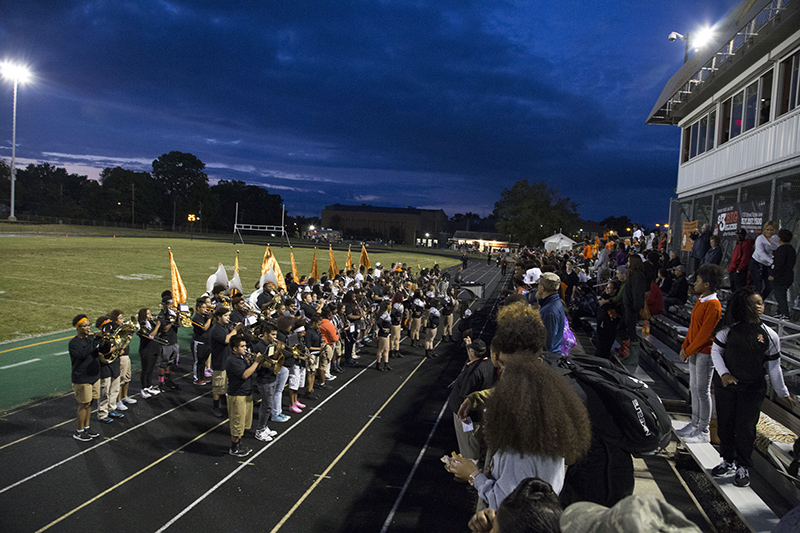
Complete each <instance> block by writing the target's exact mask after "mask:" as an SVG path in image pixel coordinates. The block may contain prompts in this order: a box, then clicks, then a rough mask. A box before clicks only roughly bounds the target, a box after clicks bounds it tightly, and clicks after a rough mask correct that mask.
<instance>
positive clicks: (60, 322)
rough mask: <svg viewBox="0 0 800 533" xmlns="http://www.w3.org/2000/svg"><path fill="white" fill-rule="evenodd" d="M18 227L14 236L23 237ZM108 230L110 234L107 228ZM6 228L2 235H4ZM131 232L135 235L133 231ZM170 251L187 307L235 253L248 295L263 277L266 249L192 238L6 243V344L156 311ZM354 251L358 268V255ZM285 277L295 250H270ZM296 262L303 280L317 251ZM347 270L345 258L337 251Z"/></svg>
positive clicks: (391, 258)
mask: <svg viewBox="0 0 800 533" xmlns="http://www.w3.org/2000/svg"><path fill="white" fill-rule="evenodd" d="M26 227H29V226H22V225H19V226H18V225H14V228H13V230H11V232H13V233H24V232H23V231H22V228H26ZM104 229H106V230H107V229H109V228H104ZM3 230H5V231H6V232H9V229H8V228H2V229H0V233H2V232H3ZM129 231H132V230H129ZM167 247H172V251H173V254H174V256H175V262H176V264H177V265H178V270H179V271H180V274H181V277H182V278H183V282H184V285H185V286H186V290H187V292H188V293H189V303H190V305H193V299H194V298H196V297H198V296H200V295H201V294H202V293H203V292H204V291H205V283H206V279H207V278H208V276H210V275H211V274H213V273H214V272H215V271H216V269H217V266H218V264H219V263H223V264H224V265H225V267H226V268H227V269H228V277H229V278H230V277H233V264H234V258H235V256H236V250H239V252H240V254H239V276H240V277H241V280H242V284H243V286H244V288H245V293H249V292H250V291H251V290H252V288H253V285H254V284H255V282H256V280H257V278H258V277H259V276H260V274H261V261H262V258H263V256H264V249H265V247H264V246H262V245H242V244H239V245H236V246H233V245H232V244H230V243H221V242H213V241H200V240H194V241H192V240H188V239H186V238H182V239H181V238H149V237H145V238H121V237H117V238H113V237H47V236H33V235H31V236H19V237H0V254H1V255H2V258H3V259H2V262H0V265H2V269H0V305H2V309H3V311H2V314H0V316H2V320H0V342H2V341H8V340H13V339H20V338H26V337H31V336H35V335H41V334H46V333H52V332H56V331H63V330H67V329H71V328H72V317H74V316H75V315H76V314H78V313H86V314H87V315H88V316H89V317H90V318H91V319H92V321H94V319H95V318H96V317H98V316H100V315H102V314H105V313H107V312H108V311H110V310H111V309H115V308H119V309H122V310H123V311H124V312H125V315H126V316H131V315H133V314H135V313H136V312H137V311H138V310H139V309H140V308H142V307H149V308H150V309H151V310H154V311H155V310H157V309H158V308H159V304H160V294H161V291H163V290H165V289H169V288H170V271H169V253H168V251H167ZM356 248H357V247H356V246H353V253H352V258H353V261H354V263H355V264H358V258H359V253H360V249H356ZM271 250H272V252H273V253H274V254H275V256H276V257H277V259H278V262H279V264H280V266H281V268H282V269H283V272H284V273H286V272H289V271H291V265H290V262H289V249H288V248H280V247H279V246H273V247H271ZM294 251H295V260H296V262H297V267H298V269H299V271H300V274H301V275H302V274H306V275H307V274H309V273H310V272H311V259H312V255H313V249H311V248H300V247H297V248H295V249H294ZM369 254H370V261H371V263H372V264H373V265H374V264H375V262H376V261H380V262H381V263H382V264H384V265H387V266H388V265H389V264H390V263H392V262H395V261H401V262H405V263H408V264H409V266H412V267H415V269H416V266H417V265H418V264H419V265H420V266H421V267H423V268H424V267H431V266H433V265H434V263H439V265H441V267H442V268H446V267H448V266H452V265H454V264H456V263H458V259H457V258H455V257H454V258H452V259H450V258H445V257H438V256H431V255H426V254H423V253H414V252H409V251H401V250H389V249H371V250H369ZM334 256H335V259H336V263H337V265H338V267H339V268H344V265H345V260H346V257H347V252H346V251H336V250H335V251H334ZM317 259H318V266H319V271H320V274H322V273H323V272H327V270H328V250H327V248H324V249H322V248H321V249H320V250H319V251H318V253H317Z"/></svg>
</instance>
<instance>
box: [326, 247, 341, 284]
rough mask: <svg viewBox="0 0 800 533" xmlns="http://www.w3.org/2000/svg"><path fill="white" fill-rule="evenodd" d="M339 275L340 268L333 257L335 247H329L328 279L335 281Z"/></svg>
mask: <svg viewBox="0 0 800 533" xmlns="http://www.w3.org/2000/svg"><path fill="white" fill-rule="evenodd" d="M338 273H339V267H338V266H337V265H336V258H335V257H333V246H331V245H330V244H329V245H328V279H333V278H335V277H336V275H337V274H338Z"/></svg>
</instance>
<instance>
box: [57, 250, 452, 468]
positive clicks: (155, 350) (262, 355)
mask: <svg viewBox="0 0 800 533" xmlns="http://www.w3.org/2000/svg"><path fill="white" fill-rule="evenodd" d="M268 274H269V275H265V276H262V278H261V280H260V281H259V283H257V284H256V291H255V292H253V293H252V294H250V295H249V296H247V297H245V295H243V294H241V292H240V291H239V290H238V289H237V288H235V287H234V288H231V287H230V286H229V285H228V284H227V283H225V284H223V283H222V282H227V280H224V279H215V280H212V278H213V276H212V277H211V278H209V283H208V284H207V289H208V288H209V287H210V290H207V292H206V293H205V294H203V295H202V296H201V297H200V298H198V299H197V300H195V305H194V307H193V308H192V309H189V310H188V311H186V306H185V305H183V306H181V307H179V306H178V305H177V304H176V303H175V302H174V296H173V294H172V292H171V291H164V292H163V293H162V295H161V310H160V312H159V313H158V315H157V317H155V318H154V317H153V316H152V314H151V312H150V310H149V309H147V308H144V309H140V310H139V312H138V314H137V316H136V317H134V318H133V319H132V320H130V321H125V320H124V318H123V313H122V311H120V310H116V309H115V310H113V311H111V312H109V313H108V315H107V316H102V317H99V318H98V319H97V322H96V325H97V327H98V329H99V331H98V332H97V333H95V334H92V333H91V331H90V321H89V319H88V318H87V317H86V316H85V315H78V316H76V317H75V319H74V320H73V326H75V328H76V332H77V335H76V337H75V338H73V339H72V340H71V341H70V343H69V353H70V358H71V361H72V383H73V391H74V394H75V398H76V400H77V401H78V412H77V428H76V431H75V434H74V438H75V439H76V440H80V441H90V440H91V439H92V438H94V437H96V436H99V434H98V433H97V432H95V431H93V430H92V429H91V427H90V424H89V422H90V414H91V402H92V400H93V399H97V400H98V420H99V421H100V422H102V423H106V424H108V423H112V422H114V421H115V420H116V419H119V418H123V417H124V416H125V415H124V414H123V413H122V412H120V411H125V410H128V408H129V406H132V405H134V404H135V403H136V400H135V399H134V398H131V397H130V396H128V386H129V383H130V381H131V371H130V358H129V346H128V345H129V343H130V340H131V338H132V336H133V335H134V334H135V335H137V336H138V337H139V357H140V360H141V368H142V370H141V376H140V386H141V389H140V392H139V394H140V396H141V398H143V399H150V398H152V397H154V396H156V395H158V394H161V393H165V392H169V391H173V390H176V389H178V385H177V384H176V383H175V382H174V381H173V380H172V378H171V369H172V367H173V366H174V365H176V364H178V362H179V357H180V349H179V346H178V328H179V327H191V328H192V340H191V354H192V383H193V384H194V385H196V386H198V387H204V386H206V385H208V384H209V379H208V378H210V383H211V388H212V390H211V396H212V407H211V413H212V414H213V415H214V416H216V417H220V418H221V417H223V416H225V414H224V412H223V411H224V410H227V415H228V417H229V418H230V430H231V448H230V450H229V453H230V454H231V455H234V456H237V457H244V456H246V455H248V454H249V453H250V452H251V451H252V450H250V448H248V447H247V446H246V445H244V444H242V443H241V437H242V435H243V434H244V431H245V430H246V429H248V428H250V426H251V424H252V422H253V421H252V417H253V400H252V398H253V389H257V390H258V391H259V393H260V396H261V399H262V401H261V405H260V408H259V411H258V413H257V421H258V422H257V429H256V432H255V437H256V439H258V440H260V441H264V442H268V441H270V440H272V438H273V437H274V436H275V434H276V432H275V431H273V430H271V429H270V428H269V422H276V423H281V422H286V421H288V420H289V419H290V416H291V415H288V414H284V413H283V395H284V390H285V388H286V387H287V386H288V389H289V408H288V411H290V412H291V413H295V414H300V413H302V412H303V409H305V408H306V404H305V403H304V402H309V401H312V402H313V401H317V400H319V395H318V394H317V393H318V392H319V391H324V390H326V389H328V388H330V385H328V382H330V381H333V380H335V379H336V374H340V373H343V372H345V368H346V367H356V366H360V365H359V363H358V359H359V358H360V356H359V355H358V352H359V351H360V349H361V348H363V347H364V346H365V345H366V344H368V343H370V342H372V340H373V339H374V340H375V341H376V344H377V353H376V361H375V363H376V364H375V368H376V369H377V370H379V371H384V372H385V371H389V370H391V367H390V366H389V361H388V360H389V358H400V357H404V356H403V354H402V353H401V351H400V339H401V332H402V329H403V328H404V327H405V328H406V329H407V331H408V335H409V337H410V338H411V344H412V346H419V340H420V335H421V332H422V331H423V330H424V337H423V338H424V342H425V356H426V357H436V353H435V352H434V349H433V347H434V341H435V338H436V336H437V333H438V330H439V326H440V325H441V326H442V340H443V341H447V340H449V341H451V342H452V340H453V331H452V330H453V314H454V313H455V312H457V311H459V301H458V299H457V298H456V296H455V290H454V288H453V287H451V286H450V280H449V276H448V275H447V274H442V273H441V272H440V271H439V267H438V265H436V266H434V268H433V269H421V270H420V272H419V273H418V275H417V276H414V275H413V274H412V271H411V269H410V268H408V267H407V266H406V265H405V264H402V265H401V264H399V263H397V264H392V265H391V267H390V268H388V269H384V268H381V266H380V263H377V264H376V268H375V269H372V268H369V269H366V268H364V267H363V266H362V267H361V269H359V270H358V271H354V270H348V271H340V272H339V274H338V275H336V276H335V277H334V278H332V279H328V276H327V275H323V276H321V278H320V279H319V280H314V279H313V278H308V279H304V278H301V279H300V280H298V282H295V280H294V279H293V276H292V274H291V273H289V274H287V276H286V279H285V281H286V283H285V285H286V287H287V288H286V289H281V288H279V287H278V284H277V280H276V279H275V276H274V273H272V271H271V270H270V271H269V272H268ZM212 281H213V283H211V282H212ZM156 369H157V372H156ZM154 372H156V375H157V381H156V382H154V380H153V374H154ZM301 399H302V402H301Z"/></svg>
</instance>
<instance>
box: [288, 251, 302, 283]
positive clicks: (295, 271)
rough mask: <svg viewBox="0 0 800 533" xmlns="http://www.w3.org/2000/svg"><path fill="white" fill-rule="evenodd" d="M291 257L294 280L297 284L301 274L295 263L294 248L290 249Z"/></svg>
mask: <svg viewBox="0 0 800 533" xmlns="http://www.w3.org/2000/svg"><path fill="white" fill-rule="evenodd" d="M289 257H290V258H291V260H292V278H293V279H294V282H295V283H297V281H298V280H299V279H300V273H299V272H298V271H297V263H295V262H294V248H289Z"/></svg>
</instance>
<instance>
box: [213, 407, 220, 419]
mask: <svg viewBox="0 0 800 533" xmlns="http://www.w3.org/2000/svg"><path fill="white" fill-rule="evenodd" d="M211 414H212V415H214V416H216V417H217V418H222V411H220V409H219V407H212V408H211Z"/></svg>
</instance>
